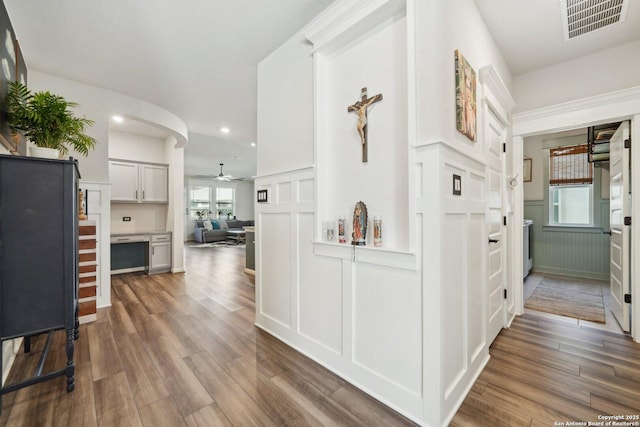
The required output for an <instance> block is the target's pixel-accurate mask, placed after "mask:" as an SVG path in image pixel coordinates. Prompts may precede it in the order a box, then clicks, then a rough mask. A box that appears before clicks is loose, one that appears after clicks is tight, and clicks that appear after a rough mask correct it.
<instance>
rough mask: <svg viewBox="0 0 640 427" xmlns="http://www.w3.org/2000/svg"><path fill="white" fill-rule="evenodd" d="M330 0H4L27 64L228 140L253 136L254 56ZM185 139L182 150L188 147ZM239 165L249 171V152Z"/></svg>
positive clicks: (262, 53) (240, 141) (273, 46)
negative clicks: (156, 108)
mask: <svg viewBox="0 0 640 427" xmlns="http://www.w3.org/2000/svg"><path fill="white" fill-rule="evenodd" d="M332 1H333V0H181V1H176V0H135V1H131V0H109V1H87V0H64V1H51V0H29V1H24V0H4V3H5V5H6V7H7V10H8V12H9V16H10V18H11V22H12V24H13V26H14V29H15V31H16V35H17V37H18V39H19V41H20V45H21V48H22V50H23V53H24V56H25V60H26V63H27V67H28V69H29V70H37V71H41V72H44V73H47V74H53V75H57V76H61V77H64V78H68V79H70V80H76V81H79V82H83V83H87V84H91V85H94V86H98V87H102V88H107V89H111V90H114V91H117V92H120V93H124V94H127V95H130V96H133V97H136V98H139V99H143V100H145V101H148V102H150V103H152V104H156V105H158V106H160V107H162V108H164V109H166V110H168V111H170V112H172V113H174V114H176V115H177V116H178V117H180V118H182V119H183V120H184V121H185V122H186V123H187V126H188V128H189V131H190V132H196V133H199V134H204V135H210V136H211V138H210V141H209V143H210V144H212V145H216V144H222V145H223V146H228V145H229V144H241V145H246V144H249V143H250V142H252V141H255V140H256V76H257V64H258V62H259V61H260V60H262V59H263V58H265V57H266V56H267V55H268V54H269V53H271V52H272V51H273V50H275V49H276V48H277V47H278V46H279V45H281V44H282V43H283V42H284V41H285V40H287V39H288V38H289V37H291V36H292V35H293V34H294V33H295V32H296V31H298V30H300V29H301V28H302V27H303V26H304V25H305V24H306V23H307V22H309V21H310V20H311V19H312V18H313V17H315V16H316V15H317V14H318V13H320V12H321V11H322V10H323V9H324V8H326V7H327V6H328V5H329V4H330V3H331V2H332ZM223 126H227V127H229V128H230V129H231V132H230V133H229V134H228V135H222V134H221V133H220V131H219V129H220V128H221V127H223ZM190 139H191V138H190ZM187 147H188V148H187V150H186V153H185V156H186V157H190V156H191V155H197V154H194V153H193V150H192V148H193V146H191V143H189V144H188V145H187ZM240 151H242V150H240ZM254 151H255V150H254ZM254 156H255V154H254ZM211 163H212V164H213V165H215V169H219V167H218V163H220V161H219V160H216V159H211ZM243 175H249V176H250V175H255V157H254V159H253V166H252V168H247V170H246V171H245V173H243Z"/></svg>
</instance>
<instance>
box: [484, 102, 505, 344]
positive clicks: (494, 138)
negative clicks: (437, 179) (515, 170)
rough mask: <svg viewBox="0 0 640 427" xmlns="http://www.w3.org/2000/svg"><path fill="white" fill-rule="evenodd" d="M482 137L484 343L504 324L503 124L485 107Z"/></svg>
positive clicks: (496, 333) (494, 335)
mask: <svg viewBox="0 0 640 427" xmlns="http://www.w3.org/2000/svg"><path fill="white" fill-rule="evenodd" d="M486 111H487V115H486V124H485V136H486V144H487V150H486V158H487V178H488V179H487V191H488V196H489V197H488V198H487V200H488V201H487V204H488V215H487V218H488V223H487V232H488V233H487V234H488V236H489V242H488V245H489V250H488V254H489V255H488V266H487V273H488V274H487V296H486V298H487V311H488V313H487V315H488V316H487V317H488V319H487V320H488V324H487V344H490V343H491V342H493V340H494V339H495V337H496V335H498V333H499V332H500V330H501V329H502V328H503V327H504V325H505V321H506V313H505V303H504V297H503V292H504V289H505V277H506V268H505V260H506V253H505V248H506V246H505V240H506V233H505V232H504V225H503V222H502V221H503V215H504V200H503V194H504V193H505V188H504V183H505V180H504V168H505V165H504V155H503V152H502V143H503V142H504V134H505V127H504V126H503V125H502V123H501V122H500V121H499V120H498V119H497V118H496V117H495V116H494V115H493V113H492V112H491V110H490V109H487V110H486Z"/></svg>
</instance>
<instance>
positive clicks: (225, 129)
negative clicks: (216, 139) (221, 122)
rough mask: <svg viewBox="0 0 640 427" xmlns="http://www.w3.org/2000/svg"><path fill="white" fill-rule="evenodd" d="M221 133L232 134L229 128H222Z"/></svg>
mask: <svg viewBox="0 0 640 427" xmlns="http://www.w3.org/2000/svg"><path fill="white" fill-rule="evenodd" d="M220 132H222V133H229V132H231V129H229V128H228V127H223V128H220Z"/></svg>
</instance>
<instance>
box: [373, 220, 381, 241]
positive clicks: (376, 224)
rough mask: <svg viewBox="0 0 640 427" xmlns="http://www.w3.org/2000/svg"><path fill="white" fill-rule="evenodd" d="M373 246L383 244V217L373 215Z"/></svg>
mask: <svg viewBox="0 0 640 427" xmlns="http://www.w3.org/2000/svg"><path fill="white" fill-rule="evenodd" d="M373 246H382V219H381V218H380V217H379V216H374V217H373Z"/></svg>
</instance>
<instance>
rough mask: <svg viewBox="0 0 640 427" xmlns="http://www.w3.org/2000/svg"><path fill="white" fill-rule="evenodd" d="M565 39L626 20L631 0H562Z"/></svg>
mask: <svg viewBox="0 0 640 427" xmlns="http://www.w3.org/2000/svg"><path fill="white" fill-rule="evenodd" d="M561 3H562V21H563V22H562V26H563V29H564V39H565V40H569V39H572V38H574V37H578V36H581V35H582V34H586V33H589V32H591V31H594V30H597V29H599V28H603V27H606V26H608V25H611V24H615V23H618V22H622V21H624V17H625V14H626V12H627V4H628V3H629V0H561Z"/></svg>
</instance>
